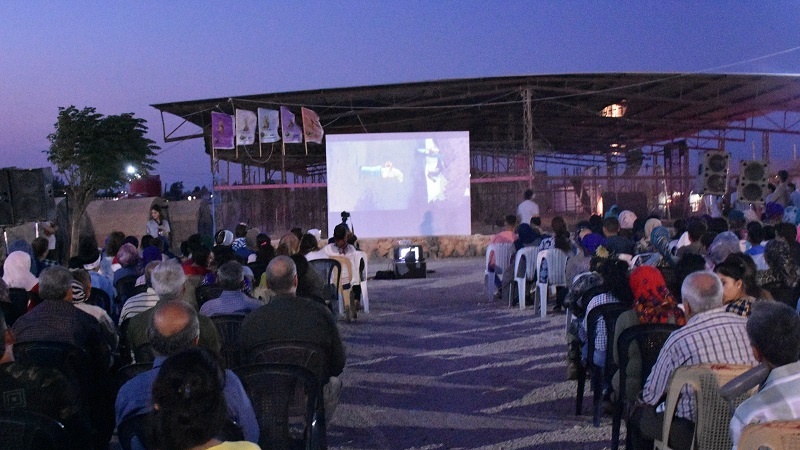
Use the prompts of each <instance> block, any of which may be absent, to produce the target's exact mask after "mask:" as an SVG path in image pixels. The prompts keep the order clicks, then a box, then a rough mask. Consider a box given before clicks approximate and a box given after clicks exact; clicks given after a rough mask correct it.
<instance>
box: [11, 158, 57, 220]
mask: <svg viewBox="0 0 800 450" xmlns="http://www.w3.org/2000/svg"><path fill="white" fill-rule="evenodd" d="M9 173H10V177H9V184H10V186H11V205H12V206H13V209H14V219H15V222H16V223H24V222H37V221H45V220H53V219H55V212H56V202H55V199H54V198H53V172H52V170H51V169H50V168H49V167H48V168H42V169H12V170H10V172H9ZM1 183H2V181H0V184H1Z"/></svg>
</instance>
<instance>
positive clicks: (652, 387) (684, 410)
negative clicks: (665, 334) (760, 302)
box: [628, 271, 757, 450]
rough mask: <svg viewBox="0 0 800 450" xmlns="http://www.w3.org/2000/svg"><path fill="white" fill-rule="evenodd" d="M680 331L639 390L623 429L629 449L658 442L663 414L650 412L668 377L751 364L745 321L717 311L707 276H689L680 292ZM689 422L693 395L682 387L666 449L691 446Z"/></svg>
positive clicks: (716, 286) (718, 294)
mask: <svg viewBox="0 0 800 450" xmlns="http://www.w3.org/2000/svg"><path fill="white" fill-rule="evenodd" d="M681 295H682V297H683V304H684V307H685V308H686V316H687V317H688V318H689V319H688V321H687V323H686V326H684V327H683V328H681V329H679V330H676V331H674V332H673V333H672V334H671V335H670V337H669V339H667V341H666V342H665V343H664V347H663V348H662V349H661V352H660V353H659V355H658V360H657V361H656V364H655V366H653V371H652V372H651V373H650V376H649V377H648V378H647V382H646V383H645V385H644V388H643V389H642V397H641V399H640V401H639V402H638V404H637V405H636V407H635V408H634V412H633V414H632V417H631V420H630V422H629V423H628V432H629V433H632V437H633V444H634V448H637V449H638V448H648V449H649V448H652V447H653V442H652V440H653V439H661V428H662V424H663V421H664V413H663V412H658V411H659V410H658V409H657V408H656V407H657V406H658V405H659V404H660V403H662V402H663V400H664V398H665V396H666V393H667V388H668V387H669V381H670V376H671V375H672V373H673V372H674V371H675V369H677V368H678V367H681V366H690V365H695V364H705V363H721V364H751V365H755V364H756V363H757V361H756V359H755V356H753V351H752V348H751V347H750V339H749V338H748V336H747V331H746V328H745V327H746V324H747V319H746V318H744V317H742V316H739V315H736V314H733V313H730V312H726V311H725V308H724V307H723V305H722V283H721V282H720V280H719V277H717V275H716V274H714V273H713V272H708V271H703V272H695V273H693V274H690V275H689V276H688V277H687V278H686V280H685V281H684V282H683V286H682V287H681ZM694 421H695V400H694V393H693V392H691V390H690V389H689V388H688V387H687V386H684V388H683V390H682V391H681V396H680V398H679V400H678V405H677V411H676V417H675V418H674V419H673V422H672V428H671V430H672V432H671V433H670V437H669V443H670V446H671V447H672V448H674V449H676V450H679V449H689V448H690V447H691V445H692V437H693V434H694Z"/></svg>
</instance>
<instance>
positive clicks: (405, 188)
mask: <svg viewBox="0 0 800 450" xmlns="http://www.w3.org/2000/svg"><path fill="white" fill-rule="evenodd" d="M326 139H327V142H326V155H327V169H328V225H329V228H330V230H329V232H331V231H332V230H333V227H334V226H336V225H337V224H338V223H340V222H341V219H340V215H341V212H342V211H348V212H350V213H351V214H352V217H351V221H350V222H349V224H350V225H351V227H352V228H354V231H355V233H356V235H358V236H359V237H395V236H398V237H403V236H442V235H467V234H470V232H471V226H470V196H469V133H468V132H466V131H459V132H429V133H386V134H340V135H328V136H327V138H326Z"/></svg>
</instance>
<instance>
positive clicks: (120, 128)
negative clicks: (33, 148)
mask: <svg viewBox="0 0 800 450" xmlns="http://www.w3.org/2000/svg"><path fill="white" fill-rule="evenodd" d="M146 124H147V121H146V120H144V119H138V118H135V117H134V116H133V114H132V113H125V114H119V115H115V116H103V115H102V114H98V113H97V112H96V110H95V108H89V107H86V108H83V109H82V110H78V109H77V108H76V107H75V106H70V107H68V108H63V107H59V108H58V121H57V122H56V123H55V125H54V126H55V132H53V133H52V134H50V135H49V136H48V137H47V138H48V139H49V140H50V149H49V150H47V151H46V153H47V160H48V161H50V162H51V163H52V164H53V165H55V167H56V172H58V173H59V174H61V175H62V176H63V177H64V180H65V181H66V193H67V200H68V202H69V205H70V208H71V211H70V226H71V231H70V239H71V242H70V255H73V256H74V255H75V254H77V249H78V239H79V237H80V224H81V219H82V218H83V215H84V214H85V212H86V207H87V206H89V203H90V202H91V201H92V199H94V197H95V195H96V194H97V191H99V190H101V189H114V188H119V187H121V186H122V185H124V184H125V182H126V181H127V178H126V175H125V170H126V168H127V167H128V166H129V165H132V166H134V167H136V168H137V170H138V171H139V173H141V174H143V175H146V174H147V172H148V171H150V170H153V166H154V165H155V164H156V160H155V159H153V157H154V156H155V155H156V153H155V151H156V150H159V147H158V146H156V145H155V141H153V140H150V139H148V138H146V137H145V134H146V133H147V125H146Z"/></svg>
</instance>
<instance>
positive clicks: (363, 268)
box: [356, 250, 369, 313]
mask: <svg viewBox="0 0 800 450" xmlns="http://www.w3.org/2000/svg"><path fill="white" fill-rule="evenodd" d="M356 263H357V264H356V267H358V279H359V286H361V305H362V306H363V308H364V312H365V313H368V312H369V294H368V293H367V278H368V276H369V268H368V266H367V254H366V253H365V252H362V251H361V250H357V251H356Z"/></svg>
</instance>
